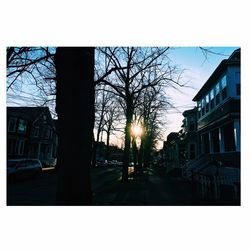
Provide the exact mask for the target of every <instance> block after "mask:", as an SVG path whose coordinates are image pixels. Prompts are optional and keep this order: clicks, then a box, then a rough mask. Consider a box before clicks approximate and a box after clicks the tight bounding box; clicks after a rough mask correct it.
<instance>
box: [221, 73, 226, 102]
mask: <svg viewBox="0 0 250 250" xmlns="http://www.w3.org/2000/svg"><path fill="white" fill-rule="evenodd" d="M221 97H222V100H224V99H226V98H227V77H226V76H223V78H222V79H221Z"/></svg>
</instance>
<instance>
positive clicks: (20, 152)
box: [16, 140, 24, 155]
mask: <svg viewBox="0 0 250 250" xmlns="http://www.w3.org/2000/svg"><path fill="white" fill-rule="evenodd" d="M16 147H17V148H16V151H17V154H18V155H23V152H24V140H19V141H17V144H16Z"/></svg>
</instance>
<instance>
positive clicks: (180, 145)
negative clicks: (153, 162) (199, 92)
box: [164, 108, 197, 172]
mask: <svg viewBox="0 0 250 250" xmlns="http://www.w3.org/2000/svg"><path fill="white" fill-rule="evenodd" d="M183 117H184V119H183V121H182V126H181V127H182V129H181V130H180V131H179V132H172V133H170V134H169V135H168V137H167V141H166V142H164V152H165V157H164V158H165V162H166V164H165V165H166V168H167V172H169V171H170V170H171V169H173V168H183V167H184V166H185V165H186V163H187V162H188V161H191V160H194V159H196V157H197V133H196V132H197V118H196V117H197V109H196V108H193V109H190V110H186V111H184V112H183Z"/></svg>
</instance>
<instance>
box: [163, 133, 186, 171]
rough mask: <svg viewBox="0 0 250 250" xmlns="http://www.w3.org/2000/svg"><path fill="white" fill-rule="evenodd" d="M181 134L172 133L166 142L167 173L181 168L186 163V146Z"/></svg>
mask: <svg viewBox="0 0 250 250" xmlns="http://www.w3.org/2000/svg"><path fill="white" fill-rule="evenodd" d="M180 135H181V131H180V132H171V133H170V134H169V135H168V136H167V141H165V142H164V152H165V157H164V158H165V165H166V172H169V171H170V170H172V169H173V168H180V165H181V163H182V162H183V161H184V144H183V143H182V141H181V140H180Z"/></svg>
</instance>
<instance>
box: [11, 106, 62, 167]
mask: <svg viewBox="0 0 250 250" xmlns="http://www.w3.org/2000/svg"><path fill="white" fill-rule="evenodd" d="M57 145H58V138H57V133H56V128H55V124H54V121H53V119H52V117H51V114H50V111H49V109H48V108H47V107H7V158H8V159H18V158H36V159H40V160H41V162H42V163H43V164H46V165H54V164H55V162H56V154H57Z"/></svg>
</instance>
